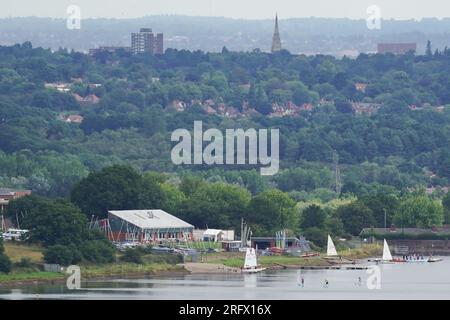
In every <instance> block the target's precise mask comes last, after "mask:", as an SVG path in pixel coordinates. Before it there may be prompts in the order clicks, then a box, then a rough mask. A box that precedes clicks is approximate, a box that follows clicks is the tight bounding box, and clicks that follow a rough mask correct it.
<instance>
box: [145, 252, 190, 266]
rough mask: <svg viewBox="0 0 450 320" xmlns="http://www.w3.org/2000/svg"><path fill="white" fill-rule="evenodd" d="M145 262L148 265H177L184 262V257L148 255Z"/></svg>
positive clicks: (158, 254) (168, 254) (160, 254)
mask: <svg viewBox="0 0 450 320" xmlns="http://www.w3.org/2000/svg"><path fill="white" fill-rule="evenodd" d="M144 260H145V262H146V263H167V264H177V263H182V262H183V256H182V255H180V254H171V253H157V254H149V255H146V256H145V257H144Z"/></svg>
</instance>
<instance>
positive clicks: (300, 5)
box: [0, 0, 450, 20]
mask: <svg viewBox="0 0 450 320" xmlns="http://www.w3.org/2000/svg"><path fill="white" fill-rule="evenodd" d="M70 5H77V6H79V8H80V9H81V16H82V18H100V17H101V18H136V17H142V16H147V15H166V14H170V15H189V16H221V17H230V18H239V19H272V18H273V17H274V15H275V12H278V15H279V17H280V19H287V18H296V17H311V16H315V17H333V18H351V19H365V18H366V17H367V16H368V14H367V8H368V7H369V6H371V5H377V6H378V7H379V8H380V10H381V18H382V19H391V18H393V19H401V20H404V19H417V20H419V19H421V18H424V17H425V18H427V17H437V18H444V17H450V1H449V0H0V17H2V18H3V17H24V16H38V17H54V18H66V17H67V16H68V14H67V8H68V6H70Z"/></svg>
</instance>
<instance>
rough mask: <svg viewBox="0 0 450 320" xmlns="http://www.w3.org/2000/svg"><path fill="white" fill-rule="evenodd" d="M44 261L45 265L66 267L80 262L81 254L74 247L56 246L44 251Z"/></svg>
mask: <svg viewBox="0 0 450 320" xmlns="http://www.w3.org/2000/svg"><path fill="white" fill-rule="evenodd" d="M44 261H45V262H46V263H51V264H60V265H63V266H68V265H71V264H76V263H78V262H80V261H81V254H80V252H79V251H78V249H77V248H76V247H74V246H69V245H61V244H57V245H53V246H49V247H47V248H46V249H45V251H44Z"/></svg>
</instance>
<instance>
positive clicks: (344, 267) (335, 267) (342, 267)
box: [275, 263, 369, 270]
mask: <svg viewBox="0 0 450 320" xmlns="http://www.w3.org/2000/svg"><path fill="white" fill-rule="evenodd" d="M275 264H276V265H277V266H279V267H281V268H283V269H302V270H367V269H368V268H369V267H367V266H359V265H331V266H303V265H283V264H281V263H275Z"/></svg>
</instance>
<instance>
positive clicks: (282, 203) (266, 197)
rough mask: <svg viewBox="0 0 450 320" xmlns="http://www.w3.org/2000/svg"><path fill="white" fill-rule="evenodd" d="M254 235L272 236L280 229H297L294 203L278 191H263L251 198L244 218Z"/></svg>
mask: <svg viewBox="0 0 450 320" xmlns="http://www.w3.org/2000/svg"><path fill="white" fill-rule="evenodd" d="M245 217H246V218H247V221H248V222H249V223H250V224H253V229H254V230H255V235H266V234H274V233H275V232H276V231H279V230H282V229H294V230H295V229H297V227H296V226H297V225H298V214H297V212H296V210H295V202H294V201H293V200H292V199H291V198H290V197H289V196H288V195H287V194H286V193H284V192H282V191H280V190H275V189H273V190H268V191H264V192H262V193H260V194H258V195H257V196H255V197H253V198H252V199H251V201H250V203H249V206H248V212H247V215H246V216H245Z"/></svg>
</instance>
